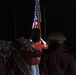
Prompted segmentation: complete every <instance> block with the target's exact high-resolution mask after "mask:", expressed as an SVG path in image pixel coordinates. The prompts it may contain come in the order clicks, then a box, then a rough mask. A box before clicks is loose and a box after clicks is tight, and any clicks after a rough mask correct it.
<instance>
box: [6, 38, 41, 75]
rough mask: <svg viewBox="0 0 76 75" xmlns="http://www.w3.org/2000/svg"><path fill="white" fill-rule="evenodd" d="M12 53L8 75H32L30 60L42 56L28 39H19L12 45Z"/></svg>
mask: <svg viewBox="0 0 76 75" xmlns="http://www.w3.org/2000/svg"><path fill="white" fill-rule="evenodd" d="M11 52H12V54H11V57H10V58H9V60H8V62H7V64H6V75H30V59H31V58H33V57H38V56H40V55H41V53H40V52H39V51H38V50H36V49H35V48H34V47H33V46H32V44H31V43H30V42H28V40H27V39H26V38H18V39H17V40H16V41H15V43H12V48H11Z"/></svg>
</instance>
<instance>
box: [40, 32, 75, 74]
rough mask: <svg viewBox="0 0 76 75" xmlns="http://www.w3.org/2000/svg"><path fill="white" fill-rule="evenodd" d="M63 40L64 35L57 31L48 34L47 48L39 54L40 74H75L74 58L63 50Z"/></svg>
mask: <svg viewBox="0 0 76 75" xmlns="http://www.w3.org/2000/svg"><path fill="white" fill-rule="evenodd" d="M65 40H66V37H65V35H64V34H62V33H59V32H54V33H51V34H50V35H49V37H48V45H49V48H48V50H46V51H44V52H43V54H42V56H41V61H40V65H39V67H40V75H76V74H75V71H76V69H75V65H74V58H73V56H72V55H71V54H69V53H67V52H65V51H64V47H65V45H64V41H65Z"/></svg>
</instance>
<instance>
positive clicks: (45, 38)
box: [43, 7, 46, 41]
mask: <svg viewBox="0 0 76 75" xmlns="http://www.w3.org/2000/svg"><path fill="white" fill-rule="evenodd" d="M43 19H44V40H45V41H46V7H44V17H43Z"/></svg>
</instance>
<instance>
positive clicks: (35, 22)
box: [32, 0, 41, 31]
mask: <svg viewBox="0 0 76 75" xmlns="http://www.w3.org/2000/svg"><path fill="white" fill-rule="evenodd" d="M40 23H41V11H40V1H39V0H35V10H34V19H33V25H32V29H33V28H38V29H40V31H41V26H40Z"/></svg>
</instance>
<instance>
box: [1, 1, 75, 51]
mask: <svg viewBox="0 0 76 75" xmlns="http://www.w3.org/2000/svg"><path fill="white" fill-rule="evenodd" d="M40 3H41V17H42V22H41V28H42V37H43V39H47V36H48V34H50V33H51V32H62V33H64V34H65V35H66V37H67V41H66V45H67V46H68V49H69V51H71V52H75V50H76V46H75V42H76V2H74V1H73V0H64V1H63V0H41V1H40ZM33 15H34V0H27V1H26V0H0V39H5V40H14V39H16V38H18V37H22V36H24V37H26V38H29V37H30V34H31V27H32V23H33Z"/></svg>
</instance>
